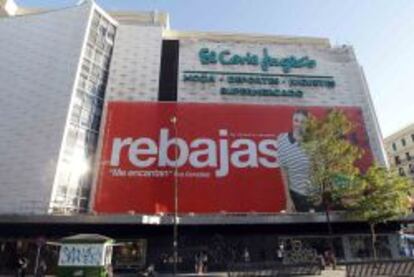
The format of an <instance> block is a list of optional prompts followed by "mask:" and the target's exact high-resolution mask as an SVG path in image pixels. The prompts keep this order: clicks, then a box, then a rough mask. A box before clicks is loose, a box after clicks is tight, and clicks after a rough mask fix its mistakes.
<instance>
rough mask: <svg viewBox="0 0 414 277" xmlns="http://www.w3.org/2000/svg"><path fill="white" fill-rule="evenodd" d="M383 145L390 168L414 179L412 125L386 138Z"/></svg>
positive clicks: (413, 133) (413, 137)
mask: <svg viewBox="0 0 414 277" xmlns="http://www.w3.org/2000/svg"><path fill="white" fill-rule="evenodd" d="M384 144H385V149H386V151H387V156H388V161H389V164H390V165H391V167H393V168H394V169H396V170H398V173H399V174H400V175H401V176H407V177H410V178H412V179H414V124H410V125H408V126H407V127H405V128H403V129H401V130H399V131H397V132H395V133H394V134H392V135H390V136H388V137H386V138H385V139H384Z"/></svg>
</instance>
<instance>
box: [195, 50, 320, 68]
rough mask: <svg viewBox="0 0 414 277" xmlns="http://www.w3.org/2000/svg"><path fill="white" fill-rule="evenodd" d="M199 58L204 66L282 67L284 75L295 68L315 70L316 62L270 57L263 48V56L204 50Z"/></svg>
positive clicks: (303, 58)
mask: <svg viewBox="0 0 414 277" xmlns="http://www.w3.org/2000/svg"><path fill="white" fill-rule="evenodd" d="M198 58H199V60H200V63H201V64H203V65H208V64H217V63H220V64H221V65H251V66H260V68H261V69H262V70H263V71H268V70H269V68H271V67H280V68H281V69H282V71H283V72H284V73H289V72H291V70H292V69H294V68H314V67H316V61H315V60H312V59H310V58H309V57H308V56H303V57H299V58H298V57H296V56H289V57H282V58H278V57H272V56H270V55H269V52H268V50H267V48H263V52H262V56H261V57H259V55H256V54H251V53H249V52H247V53H245V54H244V55H239V54H233V53H232V52H231V51H230V50H223V51H220V52H216V51H214V50H210V49H209V48H202V49H200V51H199V52H198Z"/></svg>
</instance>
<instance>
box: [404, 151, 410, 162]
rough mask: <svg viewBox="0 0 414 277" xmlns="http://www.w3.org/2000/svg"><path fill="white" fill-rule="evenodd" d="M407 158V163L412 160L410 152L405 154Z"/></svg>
mask: <svg viewBox="0 0 414 277" xmlns="http://www.w3.org/2000/svg"><path fill="white" fill-rule="evenodd" d="M405 158H406V159H407V161H410V160H411V156H410V152H406V153H405Z"/></svg>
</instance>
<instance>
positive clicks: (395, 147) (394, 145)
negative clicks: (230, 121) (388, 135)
mask: <svg viewBox="0 0 414 277" xmlns="http://www.w3.org/2000/svg"><path fill="white" fill-rule="evenodd" d="M392 149H393V150H394V151H397V145H396V144H395V142H393V143H392Z"/></svg>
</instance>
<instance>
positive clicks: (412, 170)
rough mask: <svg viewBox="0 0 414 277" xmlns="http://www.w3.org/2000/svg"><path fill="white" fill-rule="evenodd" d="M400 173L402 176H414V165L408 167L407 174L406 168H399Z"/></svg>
mask: <svg viewBox="0 0 414 277" xmlns="http://www.w3.org/2000/svg"><path fill="white" fill-rule="evenodd" d="M398 173H399V174H400V175H401V176H407V175H413V174H414V164H409V165H408V170H407V172H406V171H405V170H404V167H399V168H398Z"/></svg>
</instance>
